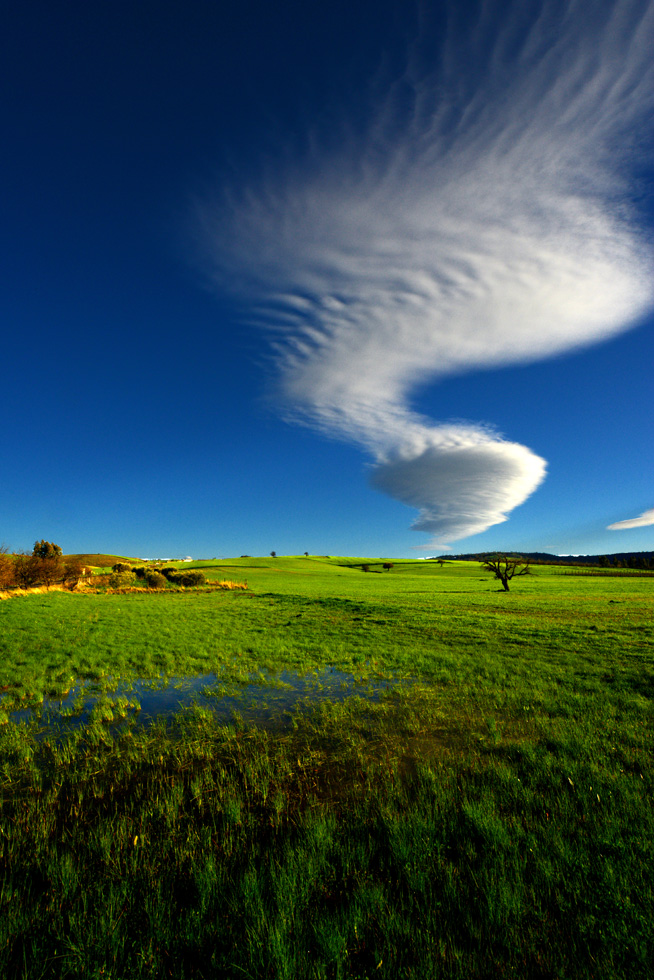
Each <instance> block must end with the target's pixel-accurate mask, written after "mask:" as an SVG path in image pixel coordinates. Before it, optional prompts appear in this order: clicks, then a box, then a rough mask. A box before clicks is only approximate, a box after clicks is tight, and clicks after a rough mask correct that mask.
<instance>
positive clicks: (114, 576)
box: [108, 568, 134, 589]
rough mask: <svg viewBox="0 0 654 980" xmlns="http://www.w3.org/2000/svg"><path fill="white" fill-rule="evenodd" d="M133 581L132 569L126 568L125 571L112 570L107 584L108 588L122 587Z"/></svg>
mask: <svg viewBox="0 0 654 980" xmlns="http://www.w3.org/2000/svg"><path fill="white" fill-rule="evenodd" d="M133 581H134V579H133V577H132V570H131V569H130V568H128V570H127V571H122V572H112V573H111V575H110V576H109V583H108V584H109V588H110V589H124V588H127V587H128V586H130V585H131V584H132V582H133Z"/></svg>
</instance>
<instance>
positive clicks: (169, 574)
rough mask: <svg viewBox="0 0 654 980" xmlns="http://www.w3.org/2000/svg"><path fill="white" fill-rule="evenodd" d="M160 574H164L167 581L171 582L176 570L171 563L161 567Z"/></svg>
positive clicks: (176, 572)
mask: <svg viewBox="0 0 654 980" xmlns="http://www.w3.org/2000/svg"><path fill="white" fill-rule="evenodd" d="M161 574H162V575H165V576H166V578H167V579H168V581H169V582H172V581H174V579H175V576H176V575H177V574H178V571H177V569H176V568H174V567H173V566H172V565H167V566H166V568H162V569H161Z"/></svg>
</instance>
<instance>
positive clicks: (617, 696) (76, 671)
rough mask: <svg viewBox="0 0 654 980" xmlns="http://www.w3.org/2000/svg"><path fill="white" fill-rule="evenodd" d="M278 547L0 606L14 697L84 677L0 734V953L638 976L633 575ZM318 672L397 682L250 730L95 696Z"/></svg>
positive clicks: (340, 972) (223, 964)
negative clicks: (202, 677)
mask: <svg viewBox="0 0 654 980" xmlns="http://www.w3.org/2000/svg"><path fill="white" fill-rule="evenodd" d="M275 561H276V562H277V567H274V565H273V560H272V559H269V560H265V561H261V560H259V563H258V564H257V562H256V561H255V560H254V559H250V560H247V559H243V560H241V562H242V565H241V566H238V562H236V563H235V566H238V571H236V568H235V570H234V571H233V572H232V571H231V570H228V569H227V568H226V567H225V565H224V564H218V563H217V564H215V565H212V566H210V568H208V569H206V571H207V573H208V574H209V573H212V574H213V571H212V570H213V569H215V575H216V577H217V578H218V577H221V578H226V577H227V576H231V575H232V574H233V575H234V580H238V579H239V578H240V577H241V576H243V577H245V576H246V577H247V579H248V583H249V586H250V591H248V592H245V591H227V590H225V591H221V592H218V591H215V592H213V593H201V592H198V593H196V594H191V593H186V594H184V593H178V594H163V593H162V594H155V593H152V594H149V595H141V596H139V595H135V594H129V595H124V596H123V595H80V596H71V595H65V594H50V595H37V596H32V597H25V598H21V599H20V600H16V601H15V602H10V603H4V604H3V606H2V617H3V631H2V634H0V643H1V644H3V648H2V661H1V663H2V668H1V669H2V671H3V674H2V680H1V683H2V684H3V685H5V686H8V691H7V692H6V693H7V695H8V696H9V695H10V696H11V698H12V699H17V700H21V703H32V704H34V705H35V707H36V708H37V709H38V705H39V704H40V703H41V702H42V701H43V697H44V694H45V695H46V696H48V694H50V693H53V692H54V693H55V694H57V693H58V694H59V695H61V696H63V694H64V692H65V691H66V690H69V689H70V685H71V684H72V683H74V682H76V681H78V680H79V679H81V678H87V679H88V680H89V681H90V682H93V684H95V685H96V687H97V692H98V697H97V700H96V701H95V704H94V707H93V710H92V712H91V716H90V719H89V722H88V724H86V725H84V726H82V727H80V728H78V729H73V728H72V727H71V729H70V731H69V732H68V733H66V732H65V731H64V732H62V730H61V729H60V728H59V729H57V730H56V731H54V730H53V731H48V730H47V729H45V730H44V729H43V727H42V726H40V725H39V722H38V721H34V722H33V723H30V724H23V725H16V724H13V723H11V722H9V723H7V724H4V725H1V726H0V845H1V847H0V975H2V976H7V977H18V978H23V977H24V978H34V980H36V978H40V977H57V978H58V977H62V978H63V977H71V976H72V977H80V978H81V977H84V978H86V977H101V976H112V977H116V978H123V977H130V978H132V977H135V978H140V977H144V978H145V977H148V978H155V977H157V978H158V977H162V976H164V977H165V976H173V977H207V978H208V977H216V976H220V977H222V976H225V977H230V978H231V977H243V976H249V977H257V978H258V977H271V978H277V977H289V978H290V977H293V978H295V977H325V978H327V977H329V978H332V977H334V978H336V977H343V978H345V977H348V978H349V977H351V978H355V977H357V978H363V977H385V978H389V980H390V978H393V980H395V978H397V977H400V978H405V977H406V978H409V977H415V978H423V977H424V978H430V980H431V978H432V977H448V978H450V977H452V978H454V977H461V978H463V977H465V978H468V977H470V978H480V980H481V978H487V977H511V978H513V977H520V978H522V977H525V978H526V977H538V978H568V977H570V978H572V977H574V978H575V980H577V978H602V980H605V978H625V980H627V978H630V980H631V978H634V977H635V978H646V977H649V976H650V975H651V963H652V961H653V960H654V943H653V940H652V929H651V923H652V921H653V919H654V886H653V881H654V879H653V875H652V866H653V864H652V861H653V858H654V808H653V807H652V790H653V788H654V785H653V784H654V767H653V766H652V747H653V721H654V713H653V711H652V696H653V693H654V667H653V665H652V659H651V652H652V640H653V639H654V636H653V624H652V608H653V602H652V584H651V582H648V581H647V580H635V581H628V582H627V581H623V580H618V579H608V580H603V579H599V578H590V579H581V578H565V577H560V576H556V575H555V574H553V573H552V572H550V570H537V575H536V576H534V577H533V578H532V577H529V578H525V579H524V580H523V579H521V580H520V582H519V584H516V585H515V588H514V590H512V592H511V593H510V594H509V595H504V594H501V593H498V592H497V591H496V584H495V583H493V581H492V580H491V579H489V577H488V576H484V575H483V573H480V570H479V568H478V566H471V565H468V566H465V565H452V566H445V567H444V568H443V569H440V568H437V567H435V566H433V565H431V566H430V565H428V564H427V563H417V562H416V563H406V566H402V567H399V566H401V563H395V567H394V568H393V569H392V570H391V571H390V572H382V573H380V574H372V573H363V572H361V570H360V568H359V569H357V568H346V567H343V563H342V561H341V564H340V565H339V563H338V561H336V560H333V561H328V560H326V559H321V560H317V559H316V560H313V559H303V558H297V559H276V560H275ZM248 562H249V564H248ZM284 563H286V566H287V567H285V566H284ZM371 564H372V562H371ZM246 566H247V573H246V571H245V568H246ZM302 569H306V571H305V572H303V571H302ZM326 665H332V666H334V667H336V668H338V669H343V670H348V671H352V672H353V673H356V674H357V675H358V676H361V677H366V676H369V677H371V678H373V677H376V676H387V677H393V676H398V677H411V678H413V686H412V687H411V688H406V689H403V688H401V687H398V688H397V689H396V690H395V691H394V692H392V693H389V694H387V695H386V696H384V697H382V698H381V700H379V701H377V702H374V703H373V702H372V701H370V700H369V699H368V698H366V697H350V698H348V699H347V700H345V701H344V702H343V703H340V704H339V703H335V702H333V701H330V700H326V701H324V702H321V703H317V704H316V703H315V702H313V701H310V700H307V701H306V703H305V704H304V705H301V706H300V708H299V709H298V710H297V711H296V712H294V713H293V714H292V715H287V716H286V718H285V724H284V726H283V727H280V726H278V727H276V728H275V729H274V730H263V729H260V728H255V727H252V726H250V725H248V724H246V723H245V722H244V721H243V719H242V718H241V717H239V716H238V715H235V716H234V718H233V721H232V723H231V724H230V725H225V724H220V723H219V722H218V721H217V720H216V718H215V716H214V714H213V712H212V711H211V710H209V709H208V708H200V707H195V708H191V709H188V710H186V711H183V712H180V713H178V714H177V715H176V716H175V717H174V718H172V719H169V720H167V721H164V720H161V721H159V722H157V723H155V724H153V725H151V726H150V727H147V728H140V727H137V726H136V725H135V724H134V723H133V719H134V717H135V715H136V713H137V710H138V703H137V701H136V700H135V698H134V695H133V694H131V693H130V692H129V691H127V692H126V693H121V694H116V693H115V692H112V690H111V678H119V677H122V678H127V677H137V676H141V677H147V676H151V677H153V678H154V677H156V676H158V675H160V674H171V675H172V674H189V673H192V672H193V671H196V672H197V673H200V674H202V673H208V672H211V671H215V672H216V673H217V674H219V675H220V677H221V679H223V680H222V681H221V683H224V691H225V694H227V693H232V692H233V691H234V690H235V689H238V688H239V686H243V685H244V684H247V683H250V682H251V681H252V679H253V678H256V677H257V676H258V677H259V678H260V680H261V682H262V685H264V684H272V683H274V681H273V680H272V678H273V676H274V672H275V671H281V670H289V671H293V670H298V671H306V672H307V673H308V674H309V675H310V674H311V672H316V676H318V673H319V671H321V670H322V669H323V668H324V667H325V666H326ZM280 683H281V682H280ZM265 690H266V687H265V686H262V691H263V692H265ZM220 696H221V688H220V686H219V685H218V686H217V687H216V689H215V697H216V698H220ZM39 699H40V700H39ZM9 703H14V701H13V700H12V702H9ZM81 704H82V699H81V697H80V700H79V703H78V704H77V709H74V708H71V718H72V717H73V714H74V710H79V709H80V707H81ZM3 710H5V706H4V705H3ZM1 720H2V719H1V718H0V721H1ZM117 723H120V724H121V725H122V728H121V729H117V728H116V727H115V726H116V724H117ZM110 726H114V727H110Z"/></svg>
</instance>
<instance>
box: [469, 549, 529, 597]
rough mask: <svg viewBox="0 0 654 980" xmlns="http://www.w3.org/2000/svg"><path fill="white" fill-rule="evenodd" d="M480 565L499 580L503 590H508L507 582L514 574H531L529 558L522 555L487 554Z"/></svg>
mask: <svg viewBox="0 0 654 980" xmlns="http://www.w3.org/2000/svg"><path fill="white" fill-rule="evenodd" d="M481 567H482V568H484V569H485V570H486V571H487V572H492V573H493V575H494V576H495V578H497V579H499V580H500V582H501V583H502V586H503V587H504V591H505V592H508V591H509V582H510V581H511V579H512V578H513V576H514V575H530V574H531V569H530V568H529V558H523V557H522V555H489V556H488V558H486V559H485V561H483V562H482V563H481Z"/></svg>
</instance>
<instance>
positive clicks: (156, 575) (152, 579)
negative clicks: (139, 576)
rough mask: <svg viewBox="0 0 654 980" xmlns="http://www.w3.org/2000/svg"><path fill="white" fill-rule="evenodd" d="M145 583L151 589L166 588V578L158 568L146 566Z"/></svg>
mask: <svg viewBox="0 0 654 980" xmlns="http://www.w3.org/2000/svg"><path fill="white" fill-rule="evenodd" d="M145 583H146V585H147V587H148V588H149V589H165V587H166V584H167V582H166V578H165V576H163V575H162V574H161V572H158V571H157V569H156V568H146V570H145Z"/></svg>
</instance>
